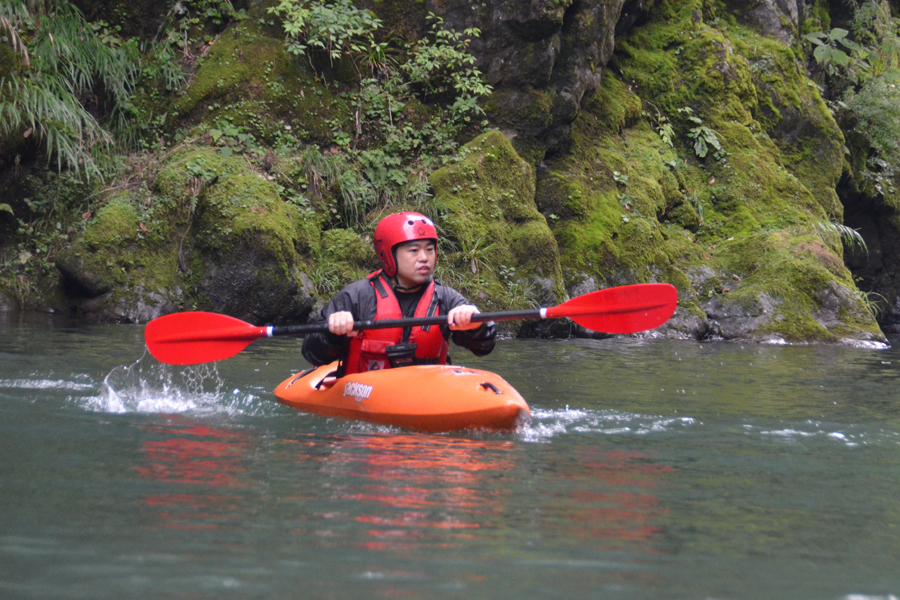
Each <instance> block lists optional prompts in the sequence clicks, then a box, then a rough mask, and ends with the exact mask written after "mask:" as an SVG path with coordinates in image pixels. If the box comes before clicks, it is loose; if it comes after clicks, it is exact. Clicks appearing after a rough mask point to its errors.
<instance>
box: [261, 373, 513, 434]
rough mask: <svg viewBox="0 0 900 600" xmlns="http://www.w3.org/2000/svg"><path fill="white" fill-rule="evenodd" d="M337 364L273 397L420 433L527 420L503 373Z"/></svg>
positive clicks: (299, 377)
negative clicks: (356, 369)
mask: <svg viewBox="0 0 900 600" xmlns="http://www.w3.org/2000/svg"><path fill="white" fill-rule="evenodd" d="M336 369H337V363H332V364H330V365H323V366H321V367H319V368H317V369H314V370H311V371H304V372H303V373H299V374H296V375H292V376H291V377H289V378H287V379H286V380H284V381H283V382H282V383H281V384H280V385H279V386H278V387H277V388H276V389H275V397H276V398H277V399H278V401H279V402H281V403H282V404H285V405H287V406H290V407H293V408H296V409H299V410H302V411H305V412H310V413H316V414H320V415H325V416H332V417H344V418H349V419H362V420H364V421H372V422H375V423H382V424H385V425H394V426H398V427H407V428H410V429H418V430H420V431H431V432H438V431H455V430H458V429H490V430H511V429H515V428H516V426H517V425H518V424H519V423H521V422H523V421H525V420H527V419H528V418H529V417H530V416H531V411H530V410H529V408H528V404H527V403H526V402H525V399H524V398H522V396H521V395H520V394H519V392H518V391H516V389H515V388H514V387H513V386H511V385H510V384H509V383H507V382H506V381H505V380H504V379H503V378H502V377H500V376H499V375H496V374H494V373H491V372H489V371H482V370H479V369H469V368H466V367H459V366H454V365H421V366H412V367H401V368H397V369H387V370H383V371H368V372H366V373H355V374H353V375H347V376H345V377H342V378H340V379H338V378H336V377H335V376H334V374H335V371H336Z"/></svg>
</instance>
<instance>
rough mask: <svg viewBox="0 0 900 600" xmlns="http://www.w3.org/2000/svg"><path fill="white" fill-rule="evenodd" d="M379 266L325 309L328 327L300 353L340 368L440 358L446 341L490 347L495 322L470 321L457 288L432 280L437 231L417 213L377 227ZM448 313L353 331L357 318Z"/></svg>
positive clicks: (478, 349) (482, 351) (479, 351)
mask: <svg viewBox="0 0 900 600" xmlns="http://www.w3.org/2000/svg"><path fill="white" fill-rule="evenodd" d="M374 238H375V239H374V247H375V253H376V254H377V255H378V258H379V260H380V261H381V264H382V268H381V269H380V270H378V271H375V272H374V273H372V274H371V275H369V276H368V277H366V278H365V279H360V280H359V281H355V282H353V283H351V284H350V285H348V286H347V287H345V288H344V289H343V290H341V291H340V292H339V293H338V294H337V296H335V297H334V298H333V299H332V300H331V301H330V302H329V303H328V304H327V305H326V306H325V308H323V309H322V315H321V316H322V320H323V321H327V322H328V331H327V332H325V333H318V334H313V335H308V336H306V338H305V339H304V341H303V356H304V357H305V358H306V360H308V361H309V362H310V363H311V364H313V365H315V366H319V365H323V364H327V363H330V362H333V361H335V360H341V364H342V368H343V374H350V373H358V372H362V371H371V370H375V369H385V368H391V367H400V366H407V365H413V364H445V363H447V361H448V357H447V353H448V350H449V343H448V340H449V339H450V338H452V339H453V343H454V344H456V345H457V346H461V347H463V348H467V349H469V350H471V351H472V352H473V353H474V354H475V355H476V356H484V355H486V354H488V353H489V352H490V351H491V350H493V349H494V337H495V336H496V327H495V325H494V323H493V322H486V323H475V322H472V315H474V314H475V313H477V312H479V311H478V308H477V307H475V306H474V305H472V304H470V303H469V302H468V301H467V300H466V299H465V297H463V295H462V294H460V293H459V292H457V291H456V290H454V289H453V288H450V287H447V286H445V285H441V284H440V283H439V282H437V281H435V280H434V278H433V274H434V269H435V266H436V264H437V242H438V236H437V230H436V229H435V227H434V223H432V222H431V219H429V218H428V217H426V216H424V215H421V214H419V213H415V212H401V213H394V214H392V215H388V216H386V217H384V218H383V219H382V220H381V221H380V222H379V223H378V226H377V227H376V228H375V236H374ZM435 315H447V317H448V319H447V324H446V325H440V326H426V327H404V328H397V329H370V330H366V331H362V332H357V331H354V330H353V322H354V321H366V320H371V319H400V318H409V317H425V316H429V317H430V316H435Z"/></svg>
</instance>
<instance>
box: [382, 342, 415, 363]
mask: <svg viewBox="0 0 900 600" xmlns="http://www.w3.org/2000/svg"><path fill="white" fill-rule="evenodd" d="M384 351H385V352H386V353H387V356H388V360H389V361H390V363H391V368H392V369H396V368H397V367H411V366H412V365H414V364H415V360H416V344H415V343H413V342H400V343H398V344H394V345H393V346H388V347H387V348H385V349H384Z"/></svg>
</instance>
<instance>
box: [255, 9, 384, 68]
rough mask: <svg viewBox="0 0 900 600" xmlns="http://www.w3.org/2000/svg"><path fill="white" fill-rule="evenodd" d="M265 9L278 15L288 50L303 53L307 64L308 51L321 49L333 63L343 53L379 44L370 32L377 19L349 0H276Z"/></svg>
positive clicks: (361, 50)
mask: <svg viewBox="0 0 900 600" xmlns="http://www.w3.org/2000/svg"><path fill="white" fill-rule="evenodd" d="M269 13H270V14H274V15H277V16H280V17H281V18H282V20H283V27H284V31H285V34H286V35H287V47H288V51H290V52H291V53H293V54H296V55H298V56H307V58H308V59H309V60H310V66H312V64H313V63H312V57H311V56H310V53H311V52H315V51H321V52H324V53H325V55H326V56H328V60H329V62H330V64H334V61H335V60H338V59H340V58H341V56H342V55H343V54H345V53H348V54H362V53H363V52H365V51H367V50H371V49H372V48H380V46H379V45H378V44H376V43H375V41H374V35H375V31H376V30H377V29H378V28H379V27H380V26H381V21H380V20H379V19H377V18H376V17H375V16H374V15H372V13H370V12H369V11H367V10H364V9H360V8H357V7H356V6H354V4H353V1H352V0H332V1H327V0H279V2H278V4H277V5H276V6H273V7H271V8H269Z"/></svg>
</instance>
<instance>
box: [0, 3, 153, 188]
mask: <svg viewBox="0 0 900 600" xmlns="http://www.w3.org/2000/svg"><path fill="white" fill-rule="evenodd" d="M0 29H2V30H3V31H4V32H5V33H6V34H7V35H6V36H5V38H6V39H7V43H8V44H10V46H11V47H12V49H13V51H14V52H15V53H16V56H17V57H18V59H19V61H20V63H19V65H18V66H16V67H15V68H13V69H10V70H8V71H6V72H4V73H2V76H0V138H5V139H6V140H13V139H22V138H29V137H31V136H34V137H35V138H36V139H37V140H39V141H40V143H41V144H43V145H44V147H45V149H46V151H47V154H48V156H50V157H52V158H55V159H56V162H57V167H58V168H59V169H62V168H63V167H69V168H71V169H72V170H74V171H75V172H76V173H81V174H84V175H85V176H87V177H88V178H90V177H93V176H96V175H98V174H99V173H100V166H99V161H100V157H101V156H102V155H103V153H104V151H105V150H107V149H108V148H109V147H110V146H111V145H112V144H113V134H112V133H111V130H115V131H117V132H119V133H122V132H123V131H124V130H126V129H127V125H128V121H129V119H128V111H129V109H130V103H129V97H130V91H131V89H132V88H133V86H134V83H135V77H136V75H137V69H138V62H137V60H136V56H134V55H133V54H131V51H132V50H133V46H121V47H114V46H111V45H109V44H107V43H104V41H103V40H102V39H101V37H100V36H98V35H97V33H96V31H95V30H94V29H93V28H92V27H91V26H90V24H89V23H88V22H87V21H86V20H85V19H84V16H83V15H82V14H81V12H80V11H79V10H78V9H77V8H76V7H75V6H73V5H72V4H70V3H69V2H66V1H64V0H58V1H56V2H41V1H39V0H33V1H30V2H24V1H22V0H5V1H4V2H2V3H0ZM97 90H99V91H100V94H99V96H97V95H95V91H97ZM87 99H90V100H92V101H95V102H98V103H99V104H100V106H101V108H106V109H107V111H106V112H107V114H108V118H107V122H106V124H105V125H104V124H101V123H100V122H98V121H97V119H96V118H95V117H94V116H93V115H92V114H91V113H90V112H89V111H88V110H87V109H86V107H85V104H84V101H85V100H87ZM4 145H6V144H4Z"/></svg>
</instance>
